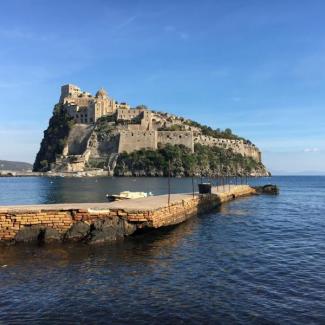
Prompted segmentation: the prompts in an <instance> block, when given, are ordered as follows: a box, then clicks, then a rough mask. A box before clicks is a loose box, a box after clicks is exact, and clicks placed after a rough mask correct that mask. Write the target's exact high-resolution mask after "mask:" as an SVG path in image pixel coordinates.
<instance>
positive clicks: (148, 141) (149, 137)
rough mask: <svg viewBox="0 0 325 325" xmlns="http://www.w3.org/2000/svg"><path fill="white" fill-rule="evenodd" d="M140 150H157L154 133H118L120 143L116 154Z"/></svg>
mask: <svg viewBox="0 0 325 325" xmlns="http://www.w3.org/2000/svg"><path fill="white" fill-rule="evenodd" d="M140 149H152V150H156V149H157V132H156V131H137V130H134V131H128V130H122V131H121V132H120V141H119V146H118V153H121V152H127V153H130V152H132V151H135V150H140Z"/></svg>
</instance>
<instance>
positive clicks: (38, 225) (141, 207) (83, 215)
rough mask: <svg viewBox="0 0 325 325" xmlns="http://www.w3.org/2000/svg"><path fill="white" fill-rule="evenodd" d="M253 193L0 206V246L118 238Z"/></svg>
mask: <svg viewBox="0 0 325 325" xmlns="http://www.w3.org/2000/svg"><path fill="white" fill-rule="evenodd" d="M253 194H256V190H255V189H253V188H251V187H249V186H247V185H236V186H235V185H232V186H228V185H226V186H225V187H219V188H217V187H214V188H213V189H212V194H204V195H199V194H197V193H196V194H195V195H194V196H193V194H172V195H171V196H170V201H169V203H168V195H159V196H152V197H147V198H141V199H134V200H125V201H118V202H111V203H77V204H47V205H30V206H28V205H25V206H2V207H0V243H6V244H8V243H9V244H10V243H20V242H42V243H50V242H58V241H59V242H65V241H75V242H87V243H101V242H110V241H115V240H118V239H122V238H123V237H125V236H129V235H131V234H133V233H135V232H136V231H139V230H141V229H156V228H160V227H166V226H171V225H176V224H179V223H181V222H183V221H185V220H187V219H189V218H191V217H192V216H195V215H198V214H200V213H204V212H208V211H212V210H213V209H215V208H217V207H218V206H219V205H220V204H222V203H223V202H227V201H230V200H233V199H235V198H237V197H242V196H248V195H253Z"/></svg>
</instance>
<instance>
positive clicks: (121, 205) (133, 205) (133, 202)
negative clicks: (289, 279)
mask: <svg viewBox="0 0 325 325" xmlns="http://www.w3.org/2000/svg"><path fill="white" fill-rule="evenodd" d="M244 188H248V186H247V185H237V186H236V185H230V187H229V185H225V186H224V187H223V186H219V187H213V188H212V193H213V194H217V195H218V194H220V195H222V194H223V193H224V194H231V193H233V192H236V191H237V190H241V189H244ZM195 195H197V193H196V194H195ZM192 197H193V194H192V193H183V194H171V196H170V203H171V204H173V203H177V202H180V201H182V200H190V199H192ZM166 206H168V195H167V194H166V195H156V196H148V197H145V198H140V199H130V200H122V201H115V202H107V203H62V204H37V205H14V206H0V212H7V211H21V210H23V211H26V212H31V211H40V210H43V211H45V210H47V211H48V210H60V211H64V210H79V209H85V210H88V209H90V210H109V209H114V210H116V209H121V210H125V211H128V210H141V211H151V210H157V209H160V208H163V207H166Z"/></svg>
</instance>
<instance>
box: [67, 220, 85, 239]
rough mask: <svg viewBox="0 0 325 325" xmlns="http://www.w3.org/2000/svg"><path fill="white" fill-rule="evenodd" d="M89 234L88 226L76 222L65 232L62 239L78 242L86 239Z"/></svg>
mask: <svg viewBox="0 0 325 325" xmlns="http://www.w3.org/2000/svg"><path fill="white" fill-rule="evenodd" d="M89 232H90V225H89V224H88V223H85V222H82V221H78V222H76V223H75V224H73V225H72V226H71V228H70V229H69V230H68V231H67V232H66V234H65V236H64V239H65V240H71V241H80V240H83V239H86V238H87V237H88V235H89Z"/></svg>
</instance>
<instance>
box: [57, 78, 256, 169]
mask: <svg viewBox="0 0 325 325" xmlns="http://www.w3.org/2000/svg"><path fill="white" fill-rule="evenodd" d="M59 103H60V104H61V105H63V107H65V108H66V111H67V113H68V115H69V116H70V117H72V118H73V119H74V121H75V125H74V126H73V128H72V130H71V132H70V134H69V137H68V140H67V143H66V145H65V148H64V150H63V153H62V155H60V156H58V157H57V159H56V162H55V163H54V164H53V165H52V166H51V170H56V171H84V170H85V169H86V168H87V165H88V166H89V163H90V162H91V161H94V160H95V161H96V160H97V161H99V160H104V164H105V166H106V167H107V168H108V169H110V170H112V169H113V168H114V163H116V159H117V156H118V154H119V153H122V152H127V153H130V152H132V151H135V150H139V149H153V150H155V149H157V148H158V147H160V146H164V145H166V144H173V145H184V146H185V147H187V148H189V150H191V151H192V152H194V144H195V143H200V144H203V145H207V146H219V147H222V148H225V149H229V148H231V149H232V150H233V151H234V152H235V153H240V154H242V155H243V156H249V157H252V158H254V159H255V160H256V161H258V162H260V161H261V152H260V151H259V150H258V148H256V147H255V146H254V145H252V144H250V143H248V142H246V141H244V140H237V139H223V138H214V137H209V136H205V135H203V134H202V133H201V129H200V128H198V127H195V126H192V125H190V124H189V123H186V122H187V120H186V119H184V118H182V117H177V116H175V115H172V114H167V113H160V112H154V111H151V110H149V109H147V108H146V107H145V106H138V107H136V108H131V107H130V106H129V105H128V104H127V103H125V102H121V103H119V102H117V101H115V100H114V99H112V98H110V97H109V96H108V94H107V92H106V91H105V90H104V89H100V90H99V91H98V92H97V93H96V95H95V96H93V95H91V94H90V93H88V92H83V91H81V90H80V88H79V87H77V86H75V85H72V84H68V85H64V86H62V87H61V96H60V101H59ZM101 118H106V119H107V125H108V126H110V127H109V129H108V130H107V131H106V133H105V132H104V134H101V136H100V137H99V136H98V130H97V128H96V125H97V124H98V120H99V119H101ZM96 122H97V123H96ZM174 129H177V131H174Z"/></svg>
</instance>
